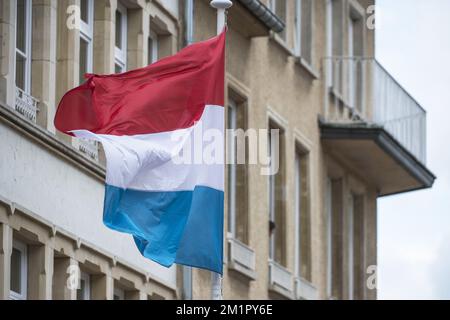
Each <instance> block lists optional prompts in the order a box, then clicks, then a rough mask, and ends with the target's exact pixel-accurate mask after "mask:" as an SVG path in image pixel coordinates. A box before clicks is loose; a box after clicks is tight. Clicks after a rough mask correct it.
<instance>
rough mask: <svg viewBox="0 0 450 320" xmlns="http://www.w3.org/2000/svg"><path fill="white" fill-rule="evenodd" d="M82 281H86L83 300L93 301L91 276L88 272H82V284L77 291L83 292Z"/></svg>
mask: <svg viewBox="0 0 450 320" xmlns="http://www.w3.org/2000/svg"><path fill="white" fill-rule="evenodd" d="M81 280H83V281H84V292H81V294H82V299H81V300H91V275H90V274H89V273H87V272H84V271H80V283H79V287H78V289H77V290H81ZM77 298H78V295H77ZM77 300H78V299H77Z"/></svg>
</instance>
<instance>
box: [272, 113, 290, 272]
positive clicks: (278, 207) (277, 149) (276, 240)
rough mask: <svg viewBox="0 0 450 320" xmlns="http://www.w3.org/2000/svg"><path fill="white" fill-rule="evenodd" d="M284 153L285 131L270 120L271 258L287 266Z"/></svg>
mask: <svg viewBox="0 0 450 320" xmlns="http://www.w3.org/2000/svg"><path fill="white" fill-rule="evenodd" d="M273 130H278V133H279V135H274V132H272V131H273ZM277 137H278V139H277ZM283 154H284V132H283V130H282V129H280V128H279V127H278V126H277V125H276V124H275V123H273V122H272V121H270V122H269V156H270V166H271V169H272V170H271V172H272V173H274V174H271V175H269V258H270V259H271V260H274V261H276V262H278V263H279V264H281V265H283V266H286V239H285V236H286V230H285V229H286V227H285V198H284V194H285V192H284V188H285V183H284V161H283V157H282V156H280V155H283ZM277 169H278V170H277ZM275 172H276V173H275Z"/></svg>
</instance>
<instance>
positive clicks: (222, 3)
mask: <svg viewBox="0 0 450 320" xmlns="http://www.w3.org/2000/svg"><path fill="white" fill-rule="evenodd" d="M210 4H211V7H213V8H215V9H217V34H220V33H221V32H222V30H223V28H224V26H225V11H226V10H227V9H228V8H229V7H231V6H232V5H233V3H232V2H231V1H230V0H212V1H211V3H210ZM224 121H225V120H224ZM211 300H222V277H221V276H220V274H218V273H216V272H211Z"/></svg>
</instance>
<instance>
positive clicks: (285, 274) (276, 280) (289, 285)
mask: <svg viewBox="0 0 450 320" xmlns="http://www.w3.org/2000/svg"><path fill="white" fill-rule="evenodd" d="M269 285H270V286H279V287H281V288H282V289H283V290H286V291H287V292H292V291H293V281H292V274H291V273H290V272H289V270H287V269H286V268H285V267H283V266H282V265H280V264H279V263H277V262H275V261H273V260H269Z"/></svg>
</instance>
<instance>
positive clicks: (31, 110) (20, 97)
mask: <svg viewBox="0 0 450 320" xmlns="http://www.w3.org/2000/svg"><path fill="white" fill-rule="evenodd" d="M38 104H39V101H38V100H37V99H36V98H34V97H33V96H31V95H30V94H28V93H26V92H25V91H23V90H22V89H20V88H18V87H16V102H15V105H14V108H15V110H16V111H17V112H18V113H20V114H21V115H23V116H24V117H25V118H27V119H28V120H30V121H32V122H36V117H37V113H38V111H39V109H38Z"/></svg>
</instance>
